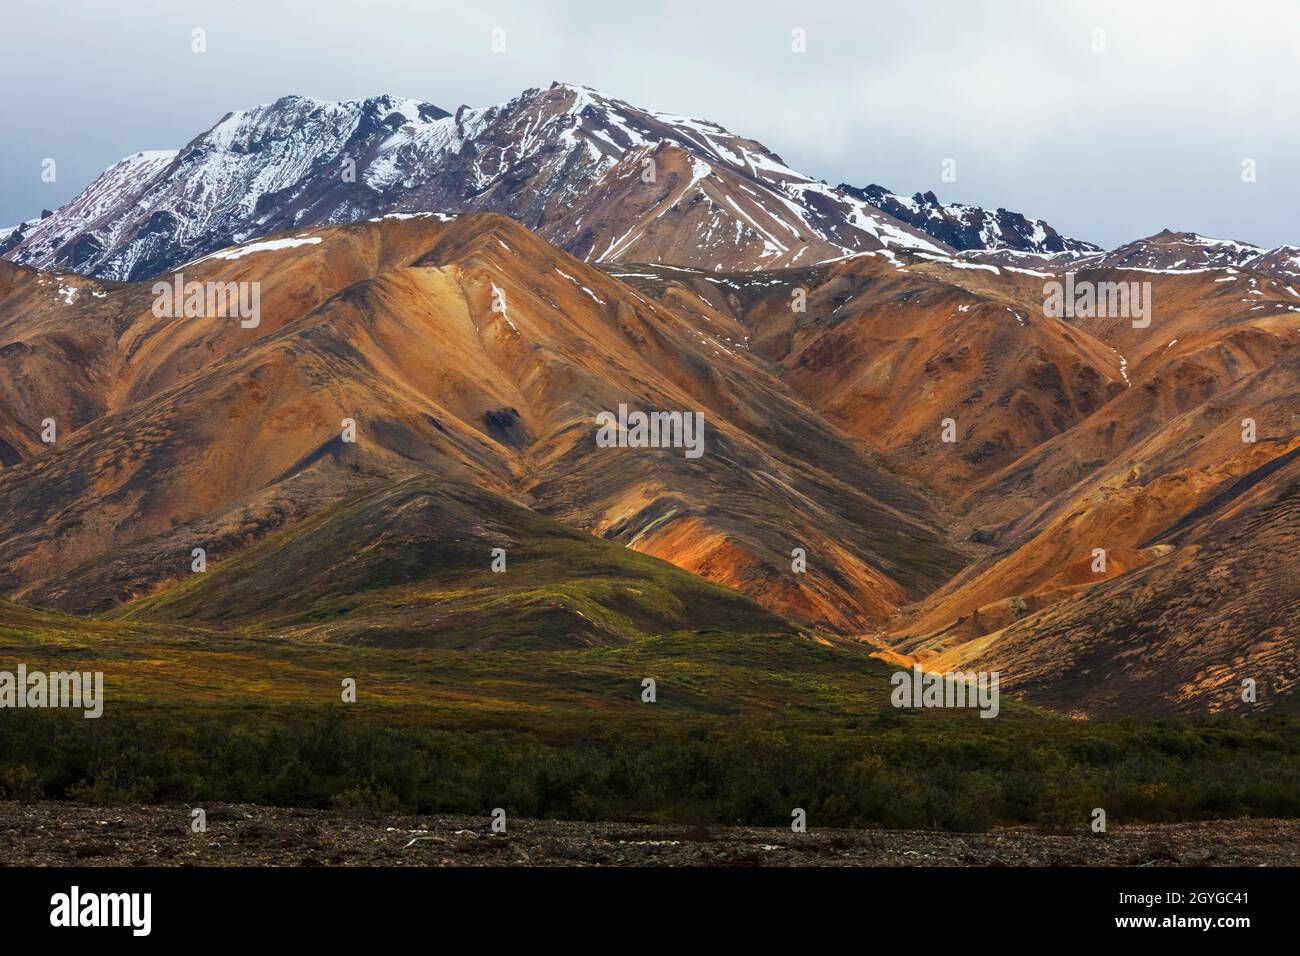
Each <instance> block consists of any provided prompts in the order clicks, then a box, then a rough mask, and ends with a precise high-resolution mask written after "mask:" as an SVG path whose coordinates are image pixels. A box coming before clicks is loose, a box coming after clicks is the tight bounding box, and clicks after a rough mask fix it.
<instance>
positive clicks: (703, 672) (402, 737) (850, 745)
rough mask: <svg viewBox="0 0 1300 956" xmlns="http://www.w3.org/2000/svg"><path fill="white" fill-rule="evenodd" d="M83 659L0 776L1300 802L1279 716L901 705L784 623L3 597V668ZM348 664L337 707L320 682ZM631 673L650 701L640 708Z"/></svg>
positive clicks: (821, 807)
mask: <svg viewBox="0 0 1300 956" xmlns="http://www.w3.org/2000/svg"><path fill="white" fill-rule="evenodd" d="M19 661H22V662H25V663H27V665H28V666H29V668H43V669H47V670H60V669H70V668H78V669H86V670H102V671H104V673H105V696H106V706H105V713H104V716H103V717H102V718H100V719H99V720H86V719H84V718H83V717H82V716H81V715H80V713H75V712H68V711H31V710H23V711H17V710H4V711H0V786H2V787H3V788H4V789H5V791H6V794H7V795H8V796H12V797H21V798H31V797H35V796H39V795H44V796H47V797H55V798H65V797H66V798H73V799H80V800H87V801H91V802H108V803H111V802H117V801H173V800H175V801H200V802H202V801H216V800H225V801H249V802H258V803H273V804H285V805H307V806H318V807H326V806H331V805H333V806H341V807H345V808H356V809H385V808H400V809H406V810H411V811H416V812H432V811H445V812H464V813H475V814H482V813H486V812H487V811H489V810H491V808H493V807H498V806H500V807H505V808H506V809H507V811H508V812H510V813H512V814H515V815H522V816H541V817H562V818H579V819H608V818H627V819H653V820H673V821H680V822H689V821H712V822H722V823H753V824H787V823H788V822H789V819H790V811H791V810H792V809H793V808H794V807H803V808H805V809H806V810H807V811H808V814H809V822H810V824H811V825H812V826H818V825H885V826H890V827H929V826H937V827H945V828H952V829H963V830H967V829H980V828H984V827H987V826H991V825H995V824H999V823H1036V824H1040V825H1043V826H1047V827H1053V828H1069V829H1081V828H1083V827H1086V826H1087V823H1088V820H1089V814H1090V813H1091V811H1092V809H1093V808H1094V807H1103V808H1105V810H1106V812H1107V815H1108V818H1109V819H1110V820H1111V821H1112V822H1116V823H1120V822H1135V821H1138V820H1151V821H1165V820H1183V819H1195V818H1220V817H1231V816H1240V815H1254V816H1300V723H1298V722H1297V721H1295V720H1294V719H1293V718H1285V717H1277V718H1269V719H1263V720H1257V721H1245V720H1241V719H1237V718H1231V719H1226V718H1225V719H1211V720H1208V721H1204V722H1198V723H1193V722H1184V721H1172V720H1171V721H1157V722H1154V723H1151V722H1129V721H1120V722H1106V723H1097V722H1088V721H1077V720H1067V719H1064V718H1060V717H1056V716H1053V715H1050V714H1046V713H1044V712H1041V711H1038V710H1036V709H1034V708H1030V707H1028V706H1024V705H1020V704H1017V703H1016V702H1014V701H1008V700H1005V699H1004V701H1003V703H1002V713H1001V715H1000V716H999V717H998V718H996V719H994V720H981V719H979V718H978V717H977V716H976V714H975V712H974V711H969V712H961V713H957V712H951V711H935V710H929V711H915V712H912V711H900V710H895V709H894V708H893V707H891V706H890V705H889V699H888V698H889V685H888V675H889V673H890V672H891V670H892V669H891V668H889V667H887V666H886V665H884V664H882V663H881V662H879V661H877V660H875V659H872V658H870V657H869V656H868V655H867V653H866V651H865V649H863V648H861V647H857V646H827V645H825V644H823V643H821V642H818V641H815V640H811V639H807V638H803V637H799V636H795V635H791V634H788V633H749V634H741V633H735V632H724V631H722V630H720V629H719V630H705V631H699V630H696V631H678V632H676V633H673V634H670V635H667V636H661V637H653V638H645V639H642V640H637V641H635V642H632V643H625V644H621V645H617V646H610V647H597V648H587V649H580V650H572V649H568V650H547V651H531V650H495V651H480V652H472V653H471V652H465V651H457V650H449V649H445V648H427V647H421V648H415V647H403V648H391V647H389V648H384V647H371V646H340V645H337V644H331V643H323V642H305V641H299V640H289V639H283V638H278V637H272V636H267V635H247V634H243V635H232V634H229V633H218V632H214V631H207V630H202V631H201V630H197V629H193V628H188V627H186V626H181V625H167V626H162V625H156V624H143V623H137V622H133V621H122V622H103V621H99V622H96V621H89V622H88V621H84V620H81V619H77V618H68V617H63V616H60V615H54V614H46V613H43V612H33V611H30V610H28V609H24V608H19V607H16V606H14V605H6V604H2V603H0V669H10V670H12V669H13V667H14V666H15V665H16V664H17V662H19ZM345 677H353V678H355V679H356V681H357V685H358V700H357V702H356V703H354V704H344V703H342V702H341V700H340V682H341V680H342V679H343V678H345ZM643 677H653V678H654V679H655V680H656V681H657V686H658V702H657V703H654V704H647V703H642V702H641V699H640V697H641V680H642V678H643Z"/></svg>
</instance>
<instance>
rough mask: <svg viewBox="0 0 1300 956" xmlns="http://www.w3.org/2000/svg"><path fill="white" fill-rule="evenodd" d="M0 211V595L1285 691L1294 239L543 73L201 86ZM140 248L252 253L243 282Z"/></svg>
mask: <svg viewBox="0 0 1300 956" xmlns="http://www.w3.org/2000/svg"><path fill="white" fill-rule="evenodd" d="M0 249H3V255H4V257H5V259H6V260H8V261H0V465H2V466H3V467H2V468H0V595H2V596H3V597H5V598H8V599H12V600H15V601H19V602H23V603H24V604H28V605H36V606H39V607H47V608H55V609H58V610H60V611H64V612H70V613H74V614H81V615H96V616H107V617H121V618H124V619H128V620H139V621H146V622H166V623H175V624H183V625H185V626H188V627H196V628H202V627H234V628H240V629H245V630H249V631H256V632H268V633H269V632H274V633H276V634H279V635H285V636H298V637H302V638H310V639H316V640H329V641H341V642H347V643H360V644H376V645H407V644H420V643H428V642H442V644H443V645H445V646H454V647H457V648H463V649H466V650H471V651H474V650H478V651H481V650H491V649H493V648H497V647H502V646H508V647H524V648H552V649H554V648H574V647H593V646H605V645H609V644H615V643H625V642H629V641H635V640H640V639H642V638H644V637H645V636H647V635H652V634H654V633H658V632H660V631H662V630H665V629H679V628H681V627H683V626H684V625H685V623H686V622H688V621H689V622H691V623H692V625H693V626H696V627H716V628H719V629H723V630H725V629H727V628H730V627H738V628H740V629H742V630H748V631H754V630H779V629H786V630H788V631H789V632H790V633H803V634H805V635H807V636H808V638H809V639H810V640H824V641H843V640H852V641H861V642H866V643H868V644H869V645H871V646H872V647H873V648H875V649H876V651H877V653H878V654H879V655H880V656H881V657H883V658H885V659H886V660H888V661H892V662H895V663H899V664H908V665H910V664H912V663H920V664H921V665H922V666H925V667H928V668H935V669H963V670H998V671H1000V672H1001V674H1002V680H1003V686H1004V687H1005V688H1007V689H1009V690H1011V691H1012V692H1014V693H1016V694H1022V695H1024V696H1025V697H1027V698H1028V699H1029V700H1031V701H1033V702H1036V703H1042V704H1045V705H1047V706H1050V707H1053V708H1057V709H1060V710H1062V711H1066V712H1071V713H1077V714H1080V715H1093V714H1111V713H1150V714H1161V713H1170V712H1184V711H1186V712H1215V711H1224V710H1240V709H1242V708H1243V703H1242V701H1241V695H1240V685H1241V681H1242V679H1243V678H1247V677H1248V678H1251V679H1252V680H1256V681H1258V683H1259V685H1260V686H1261V687H1264V688H1266V691H1265V693H1264V694H1263V695H1262V697H1261V701H1262V703H1263V706H1264V707H1265V708H1266V709H1273V710H1288V709H1295V703H1296V701H1297V700H1300V697H1297V696H1296V695H1295V686H1296V681H1297V676H1298V675H1297V673H1296V671H1295V668H1294V661H1295V660H1296V651H1297V650H1298V649H1300V648H1298V647H1297V637H1296V628H1295V625H1296V623H1297V622H1298V621H1300V584H1297V581H1300V575H1297V574H1296V573H1295V572H1296V570H1297V569H1296V568H1295V567H1294V565H1295V564H1296V561H1295V559H1294V557H1292V555H1293V554H1294V552H1295V548H1294V543H1295V542H1296V540H1297V539H1298V538H1300V526H1298V525H1297V520H1298V519H1300V508H1297V496H1300V464H1298V463H1297V454H1300V453H1298V452H1297V449H1298V448H1300V415H1298V414H1297V413H1296V412H1295V411H1294V409H1295V408H1296V407H1297V405H1296V399H1297V397H1300V395H1298V393H1300V376H1298V375H1297V370H1298V368H1300V349H1298V348H1297V346H1298V345H1300V289H1298V288H1297V285H1300V283H1297V282H1296V279H1297V277H1298V276H1297V273H1300V250H1297V249H1296V248H1295V247H1290V246H1284V247H1280V248H1278V249H1273V250H1268V249H1263V248H1259V247H1255V246H1251V245H1248V244H1246V243H1241V242H1235V241H1226V240H1216V239H1209V238H1205V237H1202V236H1199V235H1196V234H1194V233H1187V232H1171V231H1168V230H1165V231H1163V232H1161V233H1158V234H1156V235H1153V236H1150V237H1147V238H1145V239H1140V240H1136V241H1134V242H1132V243H1129V244H1126V245H1124V246H1122V247H1120V248H1118V249H1115V250H1112V251H1109V252H1107V251H1104V250H1101V249H1099V248H1097V247H1096V246H1093V245H1091V244H1089V243H1086V242H1083V241H1081V240H1077V239H1072V238H1068V237H1065V236H1062V235H1061V234H1060V233H1058V232H1057V231H1056V230H1055V229H1053V228H1052V227H1050V226H1048V225H1047V224H1046V223H1043V222H1041V221H1039V220H1034V219H1030V218H1027V217H1025V216H1023V215H1020V214H1018V213H1012V212H1008V211H1006V210H1003V209H998V210H996V211H988V210H983V209H980V208H978V207H973V206H965V205H961V204H955V203H953V204H946V205H945V204H943V203H941V202H940V201H939V200H938V199H937V197H935V196H934V195H933V194H932V193H926V194H917V195H915V196H913V197H911V198H906V197H902V196H898V195H895V194H893V193H890V192H889V191H888V190H885V189H883V188H882V187H879V186H867V187H865V188H861V189H860V188H857V187H852V186H848V185H841V186H838V187H831V186H828V185H827V184H825V183H822V182H820V181H817V180H815V179H811V178H809V177H807V176H804V175H802V174H799V173H796V172H795V171H793V170H791V169H790V168H789V167H787V166H786V165H785V163H784V162H783V161H782V160H781V159H780V158H779V157H778V156H777V155H776V154H774V153H772V152H770V151H769V150H768V149H766V148H765V147H764V146H762V145H761V144H759V143H757V142H754V141H752V140H748V139H744V138H743V137H739V136H736V135H733V134H731V133H729V132H727V131H726V130H724V129H722V128H721V127H718V126H717V125H715V124H713V123H710V122H707V121H704V120H698V119H691V118H687V117H681V116H671V115H667V114H662V113H655V112H651V111H648V110H643V109H638V108H636V107H632V106H630V105H628V104H627V103H624V102H622V101H619V100H615V99H611V98H609V97H605V96H603V95H601V94H598V93H596V92H594V91H591V90H587V89H583V88H578V87H572V86H566V85H561V84H553V85H552V86H551V87H550V88H548V89H545V90H540V89H539V90H529V91H526V92H525V93H524V94H522V95H521V96H520V97H518V98H516V99H514V100H512V101H510V102H509V103H506V104H503V105H501V106H496V107H491V108H487V109H469V108H466V107H460V108H459V109H457V110H456V111H455V112H454V113H452V112H448V111H445V110H442V109H440V108H438V107H435V106H432V105H430V104H426V103H419V102H416V101H410V100H400V99H396V98H393V97H378V98H375V99H370V100H365V101H350V102H345V103H322V102H320V101H315V100H308V99H304V98H301V97H288V98H285V99H282V100H279V101H277V102H275V103H273V104H270V105H268V106H263V107H258V108H256V109H252V110H248V111H243V112H239V113H232V114H228V115H227V116H226V117H224V118H223V119H222V120H221V121H220V122H219V123H217V125H216V126H214V127H213V128H212V129H210V130H208V131H207V132H206V133H204V134H202V135H201V136H199V137H198V138H196V139H195V140H193V141H192V142H191V143H189V144H188V145H186V146H185V147H184V148H182V149H181V150H179V151H176V152H170V151H167V152H149V153H139V154H136V155H135V156H132V157H128V158H127V159H124V160H122V161H121V162H120V163H118V164H116V165H115V166H113V167H111V168H110V169H109V170H107V171H106V172H105V173H104V174H103V175H101V176H100V177H99V178H98V179H97V180H96V181H95V182H94V183H92V184H91V185H90V186H89V187H87V189H86V190H84V191H83V192H82V193H81V194H80V195H79V196H77V197H76V198H75V199H73V200H72V201H71V202H69V203H68V204H66V205H65V206H63V207H61V208H60V209H58V210H55V211H53V212H52V213H51V214H49V215H47V216H44V217H43V218H40V219H38V220H35V221H33V222H30V223H26V224H23V225H22V226H20V227H16V228H14V229H12V230H8V231H0ZM1067 272H1068V273H1071V274H1072V277H1071V280H1072V281H1077V282H1083V283H1121V282H1122V283H1139V284H1141V283H1149V284H1150V293H1151V302H1152V303H1153V309H1152V314H1151V321H1150V323H1149V324H1148V325H1141V324H1135V323H1134V322H1132V321H1131V320H1130V317H1129V316H1126V315H1106V316H1092V315H1087V314H1084V315H1079V316H1077V317H1076V316H1053V315H1050V314H1048V313H1047V311H1046V310H1045V307H1044V289H1045V283H1048V282H1052V281H1057V280H1062V281H1063V280H1064V278H1065V275H1066V273H1067ZM155 279H164V280H166V282H167V283H171V282H172V281H174V280H175V281H183V282H190V281H197V282H201V283H216V284H220V285H221V286H222V287H225V286H227V284H231V283H233V284H235V285H236V286H237V285H238V284H240V283H257V285H258V287H259V289H260V316H259V320H258V321H257V322H256V323H255V324H253V325H251V326H246V325H244V324H241V323H240V322H239V321H238V320H237V319H231V318H220V317H202V316H200V317H194V316H191V317H188V318H187V317H185V316H184V315H173V316H166V315H159V314H158V311H157V309H156V303H157V292H156V289H155V286H154V282H153V280H155ZM796 302H797V303H799V306H796V305H794V304H793V303H796ZM620 406H626V407H629V408H633V409H645V410H652V409H671V410H680V411H683V412H692V411H694V412H699V413H701V414H702V415H703V421H704V422H705V429H706V431H705V435H706V440H705V441H706V452H705V454H703V455H702V456H700V457H699V458H698V459H694V458H690V457H687V456H685V455H683V454H682V453H681V451H680V450H674V449H671V448H656V449H636V448H605V447H602V446H600V445H599V444H598V443H597V442H596V441H595V440H594V434H595V426H594V422H595V420H596V416H598V415H599V414H600V413H602V412H608V411H611V410H615V409H618V408H619V407H620ZM49 420H53V421H54V422H55V423H56V424H57V427H58V434H57V438H56V439H55V440H53V441H49V440H47V439H46V437H45V431H46V429H45V423H46V422H47V421H49ZM1246 420H1249V421H1250V422H1251V427H1250V429H1249V437H1245V436H1246V426H1245V424H1244V422H1245V421H1246ZM347 422H351V423H352V425H353V429H354V434H355V441H353V440H350V439H349V438H347V437H345V436H346V435H347V431H346V423H347ZM196 548H200V549H203V551H204V552H205V553H206V554H207V555H208V556H209V557H210V560H211V561H212V569H211V570H210V571H208V572H207V573H205V574H193V573H192V570H191V555H192V553H193V552H194V549H196ZM495 548H501V549H503V551H504V553H505V554H506V555H507V561H508V562H509V565H508V566H509V567H510V568H511V570H509V571H507V572H506V573H505V574H504V575H502V576H501V577H499V578H498V577H495V576H494V572H493V571H491V570H489V567H488V562H489V554H491V553H492V552H493V549H495ZM1097 549H1101V550H1102V551H1104V554H1105V561H1104V563H1103V564H1102V566H1101V569H1100V570H1099V569H1098V564H1097V556H1096V554H1097ZM798 555H802V556H803V559H804V560H805V561H806V567H804V568H797V567H796V565H797V564H798ZM8 606H9V605H5V607H8ZM738 622H743V627H742V626H741V625H740V624H739V623H738Z"/></svg>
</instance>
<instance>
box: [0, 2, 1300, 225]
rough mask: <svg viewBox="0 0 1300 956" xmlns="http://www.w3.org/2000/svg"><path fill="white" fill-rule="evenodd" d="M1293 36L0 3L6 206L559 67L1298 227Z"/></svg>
mask: <svg viewBox="0 0 1300 956" xmlns="http://www.w3.org/2000/svg"><path fill="white" fill-rule="evenodd" d="M196 27H202V28H203V29H205V30H206V31H207V43H208V52H207V53H205V54H202V55H198V54H194V53H192V52H191V50H190V36H191V30H193V29H194V28H196ZM495 28H500V29H503V30H504V31H505V37H506V45H507V51H506V52H505V53H504V54H494V53H493V52H492V51H491V50H490V46H489V44H490V39H491V31H492V30H493V29H495ZM794 28H801V29H803V30H805V31H806V32H807V38H808V41H807V42H808V51H807V52H806V53H804V54H796V53H793V52H792V51H791V43H790V40H791V30H792V29H794ZM1095 30H1104V31H1105V45H1106V49H1105V52H1101V53H1097V52H1093V50H1092V45H1093V40H1094V31H1095ZM1297 50H1300V18H1297V17H1296V16H1295V15H1294V8H1293V7H1292V6H1291V5H1290V4H1288V3H1286V2H1284V0H1277V2H1262V0H1261V2H1241V0H1239V2H1236V3H1234V4H1233V5H1231V6H1229V5H1227V4H1222V3H1218V4H1216V3H1209V2H1188V0H1183V2H1143V3H1131V2H1075V3H1054V4H1048V3H1034V2H1027V0H1026V2H1019V0H991V2H984V3H974V2H969V0H965V2H963V0H952V2H948V0H919V2H914V3H908V4H893V3H891V4H884V3H880V4H874V3H873V4H867V3H863V2H841V3H818V2H812V0H810V2H805V3H797V4H796V3H789V2H785V3H773V2H761V0H760V2H752V3H728V4H723V3H717V2H705V0H693V2H653V3H645V4H637V3H621V4H611V3H608V2H601V3H596V2H577V0H575V2H569V3H560V2H554V0H552V2H548V3H545V4H540V3H536V2H496V3H493V2H474V3H469V2H465V3H454V4H453V3H418V2H402V0H366V2H364V3H362V2H356V0H316V2H304V0H285V2H278V3H267V2H253V0H224V2H190V3H184V4H176V3H164V2H161V0H153V2H146V0H116V2H114V3H111V4H110V3H96V2H88V0H87V2H76V0H51V2H44V3H39V4H38V3H29V4H25V5H23V6H21V7H18V8H16V9H11V10H8V11H7V12H6V24H5V31H4V34H3V35H2V36H0V63H4V65H5V66H4V70H5V75H6V77H8V78H9V79H10V83H8V84H6V87H7V89H6V93H5V95H4V97H3V99H2V100H0V104H2V105H0V129H3V130H4V136H3V137H0V182H3V183H4V189H3V191H0V225H10V224H13V223H16V222H18V221H19V220H21V219H25V218H30V217H31V216H33V215H35V214H36V213H37V212H39V210H40V209H41V208H42V207H46V208H54V207H55V206H57V205H58V204H60V203H62V202H65V201H67V200H68V199H70V198H71V197H72V196H74V195H75V194H76V193H77V192H78V191H79V190H80V189H81V188H82V187H83V186H84V185H85V184H86V183H87V182H89V180H90V179H91V178H92V177H93V176H95V175H96V174H97V173H98V172H99V171H100V170H101V169H103V168H104V167H105V166H107V165H109V164H110V163H112V162H113V161H115V160H117V159H119V158H120V157H121V156H124V155H126V154H128V153H132V152H135V151H136V150H139V149H156V148H163V147H176V146H180V145H182V144H183V143H185V142H186V141H188V140H189V139H190V138H192V137H193V136H194V135H197V134H198V133H199V132H201V131H202V130H204V129H206V128H207V127H208V126H210V125H212V124H213V123H214V122H215V121H216V120H217V119H219V118H220V117H221V116H222V115H223V114H224V113H226V112H227V111H229V110H232V109H239V108H243V107H247V106H251V105H254V104H256V103H261V102H267V101H269V100H273V99H276V98H278V97H280V96H282V95H284V94H286V93H301V94H305V95H309V96H316V97H320V98H323V99H356V98H362V97H366V96H370V95H373V94H376V93H381V92H391V93H395V94H399V95H403V96H413V97H418V98H420V99H424V100H428V101H430V102H433V103H437V104H438V105H440V106H443V107H444V108H447V109H454V108H455V107H456V106H457V105H459V104H461V103H468V104H471V105H484V104H488V103H495V102H501V101H503V100H506V99H509V98H510V97H511V96H514V95H516V94H517V93H518V92H520V91H521V90H523V89H524V88H526V87H530V86H545V85H547V84H548V83H550V82H551V81H552V80H557V79H558V80H564V81H567V82H572V83H578V84H583V85H587V86H592V87H595V88H596V89H599V90H601V91H602V92H604V93H606V94H608V95H611V96H615V97H618V98H620V99H625V100H628V101H630V102H632V103H636V104H638V105H641V106H647V107H651V108H654V109H661V110H665V111H670V112H678V113H686V114H690V115H693V116H700V117H705V118H708V119H711V120H714V121H716V122H719V123H722V124H723V125H724V126H727V127H728V128H730V129H731V130H733V131H734V132H738V133H742V134H745V135H748V136H751V137H754V138H755V139H758V140H760V141H761V142H763V143H764V144H765V145H767V146H768V147H769V148H770V149H772V150H774V151H776V152H777V153H779V154H780V155H781V156H782V157H783V158H784V159H785V160H786V161H787V162H788V163H789V164H790V165H792V166H794V167H795V168H796V169H800V170H802V171H804V172H806V173H809V174H810V175H814V176H818V177H820V178H823V179H826V180H827V181H829V182H832V183H835V182H840V181H846V182H851V183H854V184H865V183H868V182H878V183H882V184H884V185H886V186H889V187H890V188H892V189H894V190H896V191H899V192H913V191H916V190H923V189H934V190H935V192H936V193H938V194H939V196H940V197H941V198H943V199H945V200H958V201H965V202H974V203H980V204H982V205H987V206H1005V207H1008V208H1012V209H1016V210H1019V211H1022V212H1025V213H1028V214H1031V215H1035V216H1041V217H1043V218H1046V219H1047V220H1048V221H1050V222H1051V223H1052V224H1053V225H1055V226H1056V227H1057V228H1059V229H1061V230H1062V231H1063V232H1066V233H1067V234H1070V235H1076V236H1078V237H1080V238H1083V239H1089V240H1092V241H1094V242H1098V243H1101V244H1103V245H1107V246H1112V245H1115V244H1118V243H1120V242H1123V241H1126V240H1128V239H1132V238H1136V237H1138V236H1142V235H1148V234H1150V233H1152V232H1156V231H1158V230H1159V229H1161V228H1163V227H1166V226H1167V227H1170V228H1174V229H1190V230H1194V231H1197V232H1202V233H1205V234H1207V235H1213V236H1221V237H1225V238H1234V239H1241V240H1244V241H1248V242H1256V243H1260V244H1267V245H1276V244H1279V243H1283V242H1300V227H1297V225H1296V222H1297V218H1298V214H1300V190H1297V188H1296V178H1297V174H1300V168H1298V167H1300V125H1297V124H1296V122H1295V109H1296V108H1295V104H1296V103H1297V102H1300V70H1297V65H1296V64H1297V56H1296V54H1297ZM46 157H52V158H54V159H56V160H57V162H58V181H57V182H56V183H53V184H47V183H43V182H41V179H40V164H41V161H42V159H44V158H46ZM949 157H951V158H953V159H955V160H956V162H957V172H958V178H957V182H955V183H945V182H942V181H941V179H940V164H941V163H942V161H943V160H944V159H945V158H949ZM1246 158H1250V159H1253V160H1254V161H1255V162H1256V164H1257V169H1258V181H1257V182H1255V183H1253V184H1245V183H1243V182H1242V181H1241V176H1240V171H1241V163H1242V160H1243V159H1246Z"/></svg>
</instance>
